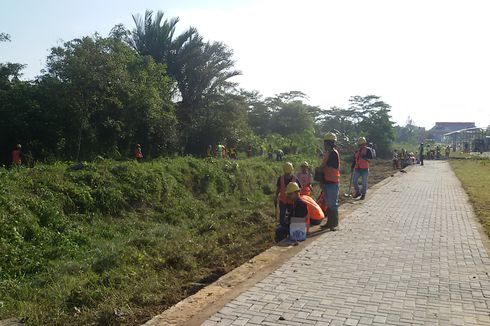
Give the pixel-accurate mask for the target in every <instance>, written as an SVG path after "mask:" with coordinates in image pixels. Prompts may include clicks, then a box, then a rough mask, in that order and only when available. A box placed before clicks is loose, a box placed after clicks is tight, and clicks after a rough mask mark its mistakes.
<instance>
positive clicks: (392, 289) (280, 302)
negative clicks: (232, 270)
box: [204, 161, 490, 326]
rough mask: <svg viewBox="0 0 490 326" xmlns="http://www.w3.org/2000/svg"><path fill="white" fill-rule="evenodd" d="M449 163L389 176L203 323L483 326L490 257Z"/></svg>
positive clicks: (488, 319) (489, 300) (489, 294)
mask: <svg viewBox="0 0 490 326" xmlns="http://www.w3.org/2000/svg"><path fill="white" fill-rule="evenodd" d="M476 223H477V222H476V220H475V218H474V216H473V213H472V211H471V208H470V205H469V203H468V202H467V199H466V195H465V194H464V191H463V189H462V188H461V186H460V184H459V182H458V180H457V179H456V177H455V176H454V174H453V172H452V171H451V169H450V167H449V165H448V164H447V163H446V162H431V161H427V163H426V166H425V167H415V168H414V169H412V170H411V171H410V172H409V173H408V174H406V175H404V176H403V177H400V178H394V179H393V180H392V181H391V182H390V183H388V184H387V185H385V186H384V187H382V188H381V189H379V190H378V191H377V192H375V193H374V194H372V195H371V196H369V194H368V197H367V199H366V202H365V204H364V205H363V206H362V207H361V208H359V209H358V210H357V211H355V212H354V213H352V214H351V215H350V216H349V217H348V218H347V220H345V221H344V222H343V223H342V226H341V231H339V232H335V233H334V232H328V233H326V234H325V235H323V236H321V238H320V239H318V240H317V241H315V242H314V243H312V244H311V245H309V246H308V247H306V248H305V249H304V250H303V251H302V252H300V253H299V254H298V255H296V256H295V257H293V258H292V259H291V260H290V261H289V262H287V263H286V264H284V265H283V266H282V267H280V268H279V269H278V270H277V271H275V272H274V273H273V274H271V275H269V276H268V277H267V278H266V279H264V280H263V281H262V282H260V283H258V284H256V285H255V286H254V287H253V288H251V289H249V290H248V291H247V292H245V293H243V294H242V295H240V296H239V297H238V298H236V299H235V300H233V301H232V302H230V303H228V304H227V305H226V306H225V307H224V308H223V309H222V310H221V311H220V312H219V313H217V314H215V315H214V316H212V317H211V318H210V319H209V320H208V321H206V322H205V323H204V325H318V326H320V325H381V324H392V325H410V324H412V325H463V324H468V325H490V315H489V313H490V309H489V308H490V278H489V273H490V260H489V257H488V255H487V252H486V251H485V248H484V246H483V243H482V240H481V237H480V234H479V232H478V230H477V225H476Z"/></svg>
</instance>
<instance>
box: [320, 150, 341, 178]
mask: <svg viewBox="0 0 490 326" xmlns="http://www.w3.org/2000/svg"><path fill="white" fill-rule="evenodd" d="M333 151H334V152H336V153H337V159H338V164H339V168H338V169H336V168H332V167H329V166H326V164H327V162H328V159H329V157H330V153H328V154H327V155H325V157H324V158H323V163H324V165H325V167H324V168H323V178H324V179H325V181H326V182H330V183H339V182H340V155H339V152H338V151H337V150H336V149H335V148H334V149H333Z"/></svg>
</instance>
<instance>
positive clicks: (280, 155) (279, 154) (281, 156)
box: [276, 149, 284, 161]
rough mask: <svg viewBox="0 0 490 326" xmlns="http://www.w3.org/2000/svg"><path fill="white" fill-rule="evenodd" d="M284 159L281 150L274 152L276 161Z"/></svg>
mask: <svg viewBox="0 0 490 326" xmlns="http://www.w3.org/2000/svg"><path fill="white" fill-rule="evenodd" d="M283 158H284V151H283V150H282V149H278V150H277V152H276V161H282V160H283Z"/></svg>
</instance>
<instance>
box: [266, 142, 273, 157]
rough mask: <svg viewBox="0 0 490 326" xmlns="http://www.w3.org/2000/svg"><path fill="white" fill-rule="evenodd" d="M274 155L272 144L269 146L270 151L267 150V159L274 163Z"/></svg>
mask: <svg viewBox="0 0 490 326" xmlns="http://www.w3.org/2000/svg"><path fill="white" fill-rule="evenodd" d="M273 154H274V149H273V148H272V144H269V149H268V150H267V158H268V159H269V160H270V161H272V155H273Z"/></svg>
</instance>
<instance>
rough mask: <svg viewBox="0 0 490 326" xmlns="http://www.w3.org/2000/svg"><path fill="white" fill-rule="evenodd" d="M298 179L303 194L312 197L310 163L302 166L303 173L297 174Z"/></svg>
mask: <svg viewBox="0 0 490 326" xmlns="http://www.w3.org/2000/svg"><path fill="white" fill-rule="evenodd" d="M296 178H297V179H298V180H299V184H300V185H301V194H302V195H307V196H311V171H310V164H308V162H306V161H305V162H303V163H302V164H301V172H299V173H297V174H296Z"/></svg>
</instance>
